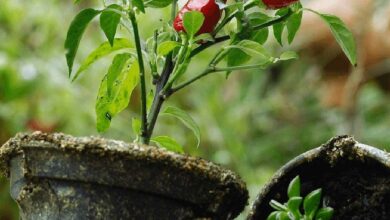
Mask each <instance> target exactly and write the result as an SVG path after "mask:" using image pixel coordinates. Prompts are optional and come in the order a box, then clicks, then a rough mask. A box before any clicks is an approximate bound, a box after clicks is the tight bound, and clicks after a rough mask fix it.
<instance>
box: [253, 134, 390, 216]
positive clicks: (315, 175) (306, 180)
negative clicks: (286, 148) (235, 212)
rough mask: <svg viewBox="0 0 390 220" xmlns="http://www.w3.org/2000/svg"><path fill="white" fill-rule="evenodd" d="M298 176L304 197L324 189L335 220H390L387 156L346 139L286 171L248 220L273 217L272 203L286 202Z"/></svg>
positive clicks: (296, 161)
mask: <svg viewBox="0 0 390 220" xmlns="http://www.w3.org/2000/svg"><path fill="white" fill-rule="evenodd" d="M297 175H299V176H300V178H301V195H302V196H306V195H307V194H308V193H310V192H311V191H313V190H315V189H318V188H322V195H323V203H324V204H326V206H330V207H332V208H333V209H334V210H335V213H334V218H333V219H335V220H390V155H389V154H388V153H386V152H383V151H380V150H378V149H374V148H372V147H367V146H364V145H361V144H358V143H357V142H356V141H355V140H353V138H351V137H349V136H341V137H337V138H334V139H332V140H330V141H329V142H328V143H326V144H324V145H322V146H321V147H320V148H317V149H314V150H312V151H309V152H307V153H305V154H302V155H300V156H299V157H297V158H295V159H294V160H293V161H291V162H290V163H289V164H287V165H286V166H284V167H283V168H282V169H281V170H280V171H279V172H278V173H277V174H276V175H275V177H274V178H273V179H272V181H271V182H270V183H269V184H268V185H267V186H265V187H264V188H263V190H262V192H261V194H260V195H259V197H258V198H257V200H256V202H255V204H254V206H253V208H252V211H251V214H250V216H249V217H248V219H249V220H263V219H266V218H267V216H268V215H269V214H270V213H271V212H272V211H274V210H273V209H272V208H271V207H270V205H269V202H270V201H271V200H272V199H275V200H277V201H279V202H282V203H284V202H286V201H287V188H288V184H289V182H290V181H291V180H292V179H293V178H294V177H295V176H297Z"/></svg>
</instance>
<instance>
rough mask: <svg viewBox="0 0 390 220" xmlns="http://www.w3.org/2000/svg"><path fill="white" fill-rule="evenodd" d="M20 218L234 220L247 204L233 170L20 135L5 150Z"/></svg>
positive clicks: (0, 152) (98, 143)
mask: <svg viewBox="0 0 390 220" xmlns="http://www.w3.org/2000/svg"><path fill="white" fill-rule="evenodd" d="M0 170H1V171H2V172H3V174H4V175H6V176H8V177H9V178H10V182H11V196H12V197H13V198H14V199H15V200H16V202H17V203H18V205H19V208H20V215H21V219H34V220H35V219H199V218H202V219H232V218H234V217H235V216H237V215H238V214H239V213H240V212H241V211H242V210H243V209H244V207H245V205H246V203H247V198H248V193H247V190H246V188H245V184H244V183H243V182H242V181H241V180H240V179H239V178H238V177H237V176H236V175H235V174H234V173H233V172H231V171H229V170H225V169H223V168H221V167H219V166H217V165H214V164H212V163H210V162H207V161H205V160H203V159H200V158H194V157H188V156H184V155H179V154H175V153H172V152H168V151H166V150H164V149H160V148H156V147H151V146H141V145H137V144H127V143H124V142H120V141H114V140H106V139H101V138H95V137H88V138H74V137H71V136H67V135H63V134H44V133H39V132H36V133H33V134H31V135H27V134H19V135H17V136H16V137H14V138H12V139H11V140H9V141H8V142H7V143H6V144H5V145H4V146H3V147H2V148H1V149H0Z"/></svg>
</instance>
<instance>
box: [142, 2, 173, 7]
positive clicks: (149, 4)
mask: <svg viewBox="0 0 390 220" xmlns="http://www.w3.org/2000/svg"><path fill="white" fill-rule="evenodd" d="M170 4H172V0H146V1H145V5H146V6H147V7H151V8H165V7H167V6H168V5H170Z"/></svg>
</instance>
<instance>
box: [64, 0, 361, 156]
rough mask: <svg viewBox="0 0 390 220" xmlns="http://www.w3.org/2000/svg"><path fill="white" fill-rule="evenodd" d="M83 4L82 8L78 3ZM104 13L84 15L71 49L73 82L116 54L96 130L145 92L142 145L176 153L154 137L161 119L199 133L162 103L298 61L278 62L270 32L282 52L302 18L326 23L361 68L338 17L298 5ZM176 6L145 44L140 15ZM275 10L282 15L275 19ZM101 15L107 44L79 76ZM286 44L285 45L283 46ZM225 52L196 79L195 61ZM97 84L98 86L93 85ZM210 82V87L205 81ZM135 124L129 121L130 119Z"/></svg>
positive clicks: (131, 1)
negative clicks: (88, 33)
mask: <svg viewBox="0 0 390 220" xmlns="http://www.w3.org/2000/svg"><path fill="white" fill-rule="evenodd" d="M77 2H78V1H77ZM103 5H104V7H103V9H92V8H88V9H85V10H83V11H81V12H80V13H79V14H78V15H77V16H76V17H75V19H74V20H73V22H72V24H71V25H70V28H69V30H68V35H67V39H66V42H65V48H66V49H67V54H66V58H67V63H68V67H69V76H70V77H71V78H72V80H76V79H77V78H78V77H80V76H81V75H82V74H83V73H84V71H85V70H86V69H87V68H88V67H89V66H90V65H92V64H93V63H94V62H96V61H98V60H99V59H101V58H103V57H105V56H107V55H110V54H112V53H115V54H116V55H115V57H114V58H113V61H112V64H111V66H110V67H109V68H108V70H107V74H106V75H105V76H104V78H103V79H102V80H101V84H100V89H99V92H98V97H97V101H96V118H97V129H98V131H100V132H103V131H105V130H107V129H108V128H109V126H110V122H111V120H113V118H114V117H115V116H116V115H117V114H119V113H120V112H121V111H123V110H124V109H125V108H126V107H127V106H128V104H129V102H130V98H131V96H132V92H133V90H134V89H135V88H137V86H138V85H139V87H140V96H141V97H140V99H139V100H140V101H141V112H140V116H139V117H138V118H133V119H132V127H133V131H134V132H135V133H137V134H138V138H137V140H136V141H137V142H140V143H143V144H149V143H150V142H155V143H157V144H158V145H159V146H162V147H164V148H168V149H169V150H173V151H176V152H182V151H183V150H182V147H181V146H180V144H178V143H177V141H175V140H174V139H173V138H171V137H168V136H157V137H154V136H153V131H154V128H155V126H156V121H157V119H158V116H159V114H165V115H171V116H174V117H176V118H178V119H179V120H181V121H182V122H183V123H184V125H186V126H187V127H188V128H190V129H191V130H192V131H193V132H194V134H195V136H196V138H197V141H198V145H199V141H200V130H199V128H198V126H197V125H196V123H195V121H194V120H193V119H192V118H191V117H190V116H189V115H188V114H187V113H186V112H185V111H183V110H181V109H178V108H176V107H172V106H168V107H166V108H165V109H163V110H162V108H163V104H164V102H165V101H166V100H167V99H168V98H170V97H171V96H172V95H174V94H175V93H177V92H179V91H180V90H182V89H184V88H186V87H187V86H190V85H191V84H193V83H194V82H197V81H201V79H203V78H204V77H206V76H209V75H212V74H216V73H219V74H226V77H229V75H230V74H232V73H233V72H235V71H239V70H256V69H264V68H267V67H269V66H271V65H273V64H275V63H278V62H281V61H286V60H291V59H296V58H298V55H297V54H296V53H295V52H293V51H285V52H283V53H282V54H277V55H274V54H272V52H271V51H269V50H267V48H266V47H264V44H265V43H266V41H267V40H268V38H269V35H270V33H271V29H272V32H273V35H274V38H275V39H276V40H277V42H278V43H279V44H280V45H284V44H286V43H288V44H291V43H292V42H293V40H294V38H295V36H296V33H297V32H298V30H299V27H300V24H301V20H302V16H303V12H304V11H307V12H311V13H315V14H317V15H318V16H320V17H321V18H322V19H323V21H324V22H325V23H327V24H328V25H329V27H330V30H331V31H332V33H333V34H334V36H335V39H336V40H337V42H338V43H339V44H340V46H341V48H342V49H343V51H344V53H345V54H346V56H347V57H348V59H349V60H350V62H351V63H352V64H353V65H356V62H357V58H356V48H355V41H354V39H353V36H352V34H351V32H350V31H349V30H348V28H347V27H346V26H345V24H344V23H343V22H342V21H341V20H340V19H338V18H337V17H335V16H332V15H328V14H321V13H319V12H316V11H313V10H311V9H306V8H303V7H302V5H301V3H300V2H299V1H296V0H263V1H261V0H249V1H240V0H237V1H229V2H226V1H222V0H190V1H188V2H187V3H186V4H185V5H184V7H183V8H182V9H180V10H177V8H178V6H177V1H176V0H148V1H143V0H124V1H119V2H118V4H110V5H107V4H106V1H103ZM168 6H170V7H171V19H170V20H168V21H162V22H161V23H160V27H157V28H156V30H155V31H154V34H153V36H149V37H143V38H142V37H141V36H140V33H139V28H142V22H140V21H139V20H138V19H137V16H138V15H139V14H147V13H148V12H149V11H148V10H149V9H150V8H164V7H168ZM273 10H276V11H275V13H273ZM97 16H100V27H101V29H102V31H103V32H104V34H105V35H106V37H107V42H105V43H103V44H101V45H100V46H99V47H98V48H97V49H95V50H94V51H92V52H91V54H90V55H89V56H88V57H87V58H86V59H85V61H84V62H83V63H82V64H81V66H80V67H79V68H78V70H77V71H75V73H73V66H74V59H75V56H76V53H77V50H78V47H79V44H80V41H81V38H82V36H83V33H84V31H85V29H86V28H87V26H88V24H89V23H90V22H91V21H92V20H93V19H94V18H95V17H97ZM119 27H122V28H124V29H126V30H128V34H129V37H128V38H116V32H117V29H118V28H119ZM285 37H286V38H287V39H285ZM213 46H214V47H217V48H219V49H218V51H217V52H216V53H215V55H214V56H212V57H210V58H209V64H208V65H207V66H206V67H205V68H204V70H203V71H201V72H200V73H192V72H191V69H190V68H189V65H190V63H191V60H192V59H195V58H196V57H197V56H201V55H202V52H203V51H205V50H207V49H209V48H210V47H213ZM92 81H93V80H92ZM203 82H206V80H203ZM129 121H130V119H129Z"/></svg>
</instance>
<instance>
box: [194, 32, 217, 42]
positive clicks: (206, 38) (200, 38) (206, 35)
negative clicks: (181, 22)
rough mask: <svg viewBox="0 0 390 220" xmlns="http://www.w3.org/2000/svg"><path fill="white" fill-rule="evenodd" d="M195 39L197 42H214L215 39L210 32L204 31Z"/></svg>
mask: <svg viewBox="0 0 390 220" xmlns="http://www.w3.org/2000/svg"><path fill="white" fill-rule="evenodd" d="M194 41H195V42H199V41H201V42H207V41H210V42H214V41H215V39H214V37H213V35H211V34H210V33H203V34H200V35H198V36H196V37H195V39H194Z"/></svg>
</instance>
